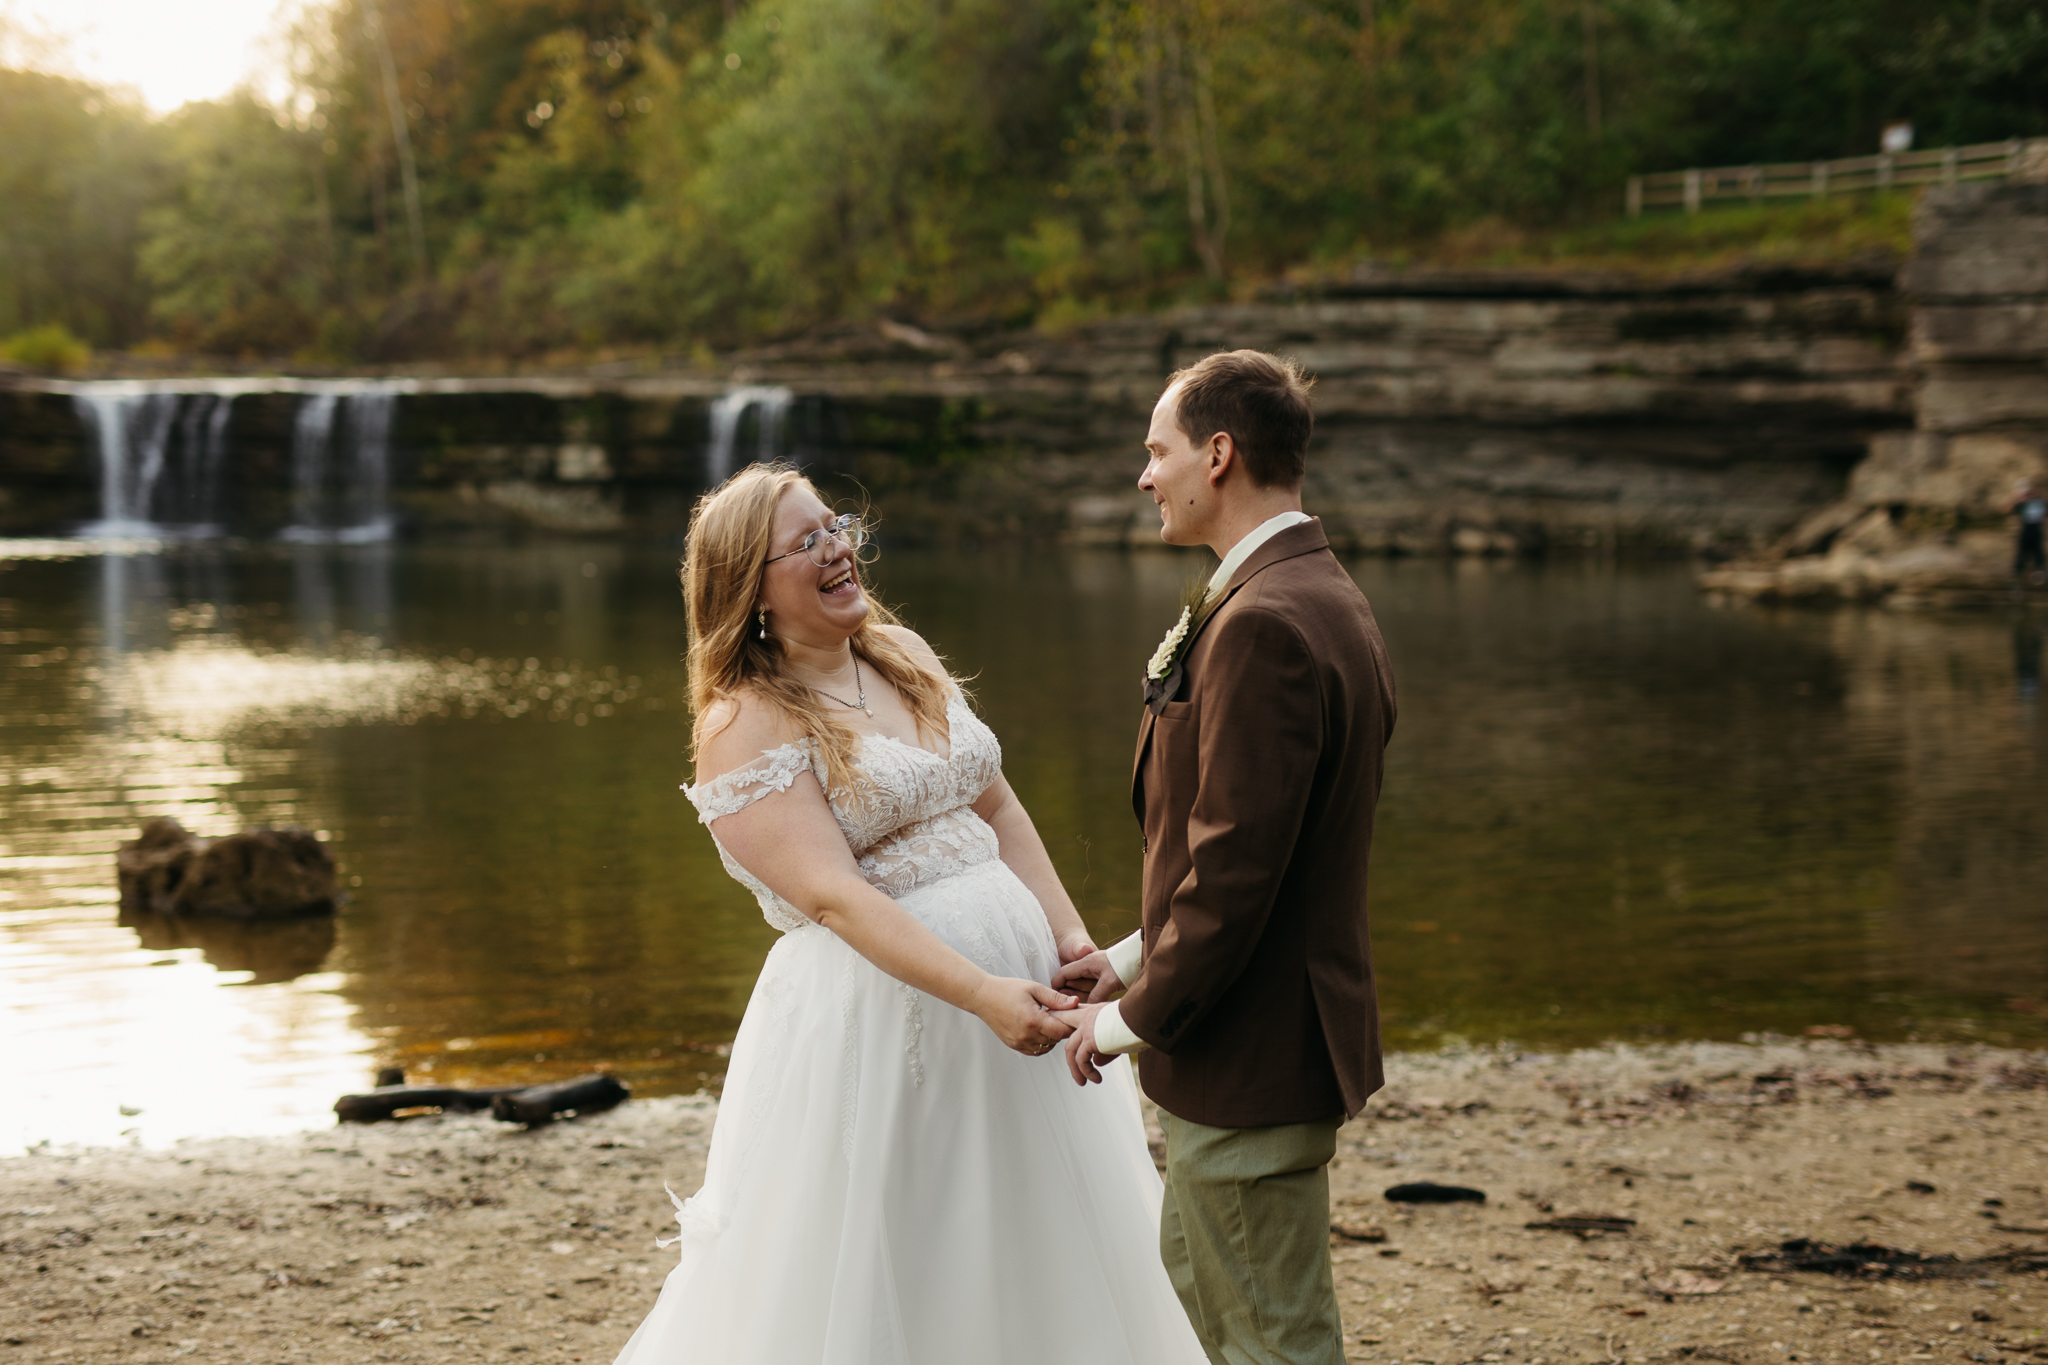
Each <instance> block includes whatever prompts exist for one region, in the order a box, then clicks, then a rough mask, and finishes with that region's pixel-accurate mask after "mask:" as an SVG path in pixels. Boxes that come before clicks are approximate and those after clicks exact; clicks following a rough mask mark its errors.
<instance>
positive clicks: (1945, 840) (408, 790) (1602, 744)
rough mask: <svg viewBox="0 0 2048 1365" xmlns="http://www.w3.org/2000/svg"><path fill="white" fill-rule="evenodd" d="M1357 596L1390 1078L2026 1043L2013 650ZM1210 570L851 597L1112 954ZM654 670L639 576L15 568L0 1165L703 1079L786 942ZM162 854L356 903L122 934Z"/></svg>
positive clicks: (2043, 856) (2005, 619) (0, 944)
mask: <svg viewBox="0 0 2048 1365" xmlns="http://www.w3.org/2000/svg"><path fill="white" fill-rule="evenodd" d="M30 548H33V547H30ZM1350 568H1351V572H1352V573H1353V574H1354V576H1355V577H1356V578H1357V579H1358V581H1359V583H1360V585H1361V587H1363V588H1364V590H1365V592H1366V593H1367V595H1368V596H1369V597H1370V598H1371V600H1372V602H1373V604H1374V606H1375V609H1376V611H1377V613H1378V616H1379V619H1380V622H1381V625H1382V628H1383V630H1384V632H1385V635H1386V638H1387V643H1388V647H1389V650H1390V652H1391V654H1392V656H1393V660H1394V665H1395V670H1396V674H1397V677H1398V680H1399V687H1400V694H1401V717H1400V721H1399V725H1398V727H1397V730H1396V733H1395V737H1394V742H1393V746H1392V748H1391V749H1390V751H1389V757H1388V768H1387V786H1386V790H1385V794H1384V797H1383V801H1382V807H1381V823H1380V828H1379V835H1378V843H1377V845H1376V848H1375V851H1374V866H1373V890H1372V895H1373V902H1372V913H1373V923H1374V941H1375V944H1376V951H1377V954H1378V961H1379V971H1380V977H1381V983H1382V993H1383V998H1384V1001H1385V1003H1386V1008H1387V1028H1388V1035H1389V1042H1390V1043H1391V1044H1392V1045H1394V1046H1396V1047H1400V1048H1430V1047H1442V1046H1457V1045H1462V1044H1487V1043H1507V1044H1512V1045H1517V1046H1523V1047H1542V1048H1551V1047H1561V1046H1573V1045H1582V1044H1592V1043H1599V1042H1606V1041H1619V1042H1628V1041H1632V1040H1641V1039H1652V1038H1654V1039H1666V1040H1668V1039H1679V1038H1691V1037H1714V1038H1727V1037H1737V1036H1740V1035H1742V1034H1745V1033H1755V1032H1778V1033H1784V1034H1792V1035H1800V1034H1803V1033H1804V1032H1805V1031H1807V1030H1809V1029H1812V1028H1816V1027H1817V1028H1820V1029H1824V1030H1830V1031H1835V1032H1841V1031H1844V1030H1853V1031H1854V1032H1855V1034H1856V1035H1857V1036H1860V1037H1864V1038H1869V1039H1873V1040H1876V1039H1900V1038H1909V1037H1920V1038H1935V1039H1953V1040H1958V1041H1964V1040H1981V1041H1987V1042H1993V1041H1995V1042H2005V1043H2041V1042H2048V1005H2044V998H2048V987H2044V986H2043V982H2044V981H2048V895H2044V888H2048V800H2044V793H2048V787H2044V779H2048V736H2044V730H2043V726H2042V723H2041V722H2042V705H2041V700H2040V695H2039V678H2040V672H2041V653H2042V633H2041V628H2040V624H2039V623H2038V622H2037V621H2035V620H2034V619H2032V618H2030V617H2027V616H2024V615H1998V614H1989V615H1980V616H1973V617H1956V618H1942V617H1932V616H1916V615H1909V614H1901V613H1883V612H1876V611H1872V612H1854V611H1843V612H1835V613H1818V612H1815V613H1798V612H1783V613H1770V612H1765V611H1761V610H1757V609H1752V608H1725V609H1724V608H1716V607H1715V606H1713V605H1712V604H1710V603H1708V602H1706V601H1704V600H1702V599H1701V598H1700V597H1699V596H1698V594H1697V593H1696V592H1695V590H1694V588H1693V586H1692V581H1691V574H1690V571H1689V570H1688V569H1687V568H1686V567H1684V566H1681V565H1661V564H1659V565H1627V564H1623V565H1616V564H1612V563H1605V562H1571V563H1550V564H1532V563H1526V562H1506V561H1482V560H1470V559H1467V560H1451V561H1444V560H1431V561H1420V560H1384V559H1372V560H1359V561H1355V562H1353V563H1352V564H1351V565H1350ZM1197 572H1206V569H1205V568H1204V567H1203V565H1202V564H1201V563H1199V562H1198V561H1197V560H1195V559H1193V558H1189V557H1181V556H1174V555H1169V554H1160V553H1139V554H1121V553H1116V552H1110V551H1102V552H1089V551H1067V552H1057V553H1025V552H1010V551H1005V552H987V553H981V554H972V553H964V554H963V553H950V554H940V553H936V552H910V551H897V550H891V551H889V552H887V553H885V555H884V557H883V559H882V561H881V563H880V564H879V565H878V566H877V568H876V570H875V573H874V576H875V579H876V581H877V583H878V584H879V591H880V592H881V594H882V595H883V596H885V597H886V598H887V599H888V600H890V601H892V602H896V603H898V604H900V605H901V606H902V607H903V609H904V611H905V614H906V615H907V617H908V619H909V620H910V621H911V622H912V623H913V624H915V625H916V626H917V627H918V628H919V629H920V630H921V631H923V632H924V633H925V634H926V635H927V636H928V638H930V639H931V640H932V642H933V643H934V644H935V645H936V646H937V647H938V648H939V649H940V650H941V652H942V653H944V654H945V655H946V656H947V657H948V658H949V659H950V660H951V661H952V662H953V664H954V666H955V668H956V670H957V671H958V672H959V673H960V674H961V675H962V676H964V677H966V678H968V679H970V680H971V681H970V686H971V688H972V690H973V693H974V695H975V698H976V701H977V704H978V706H979V707H980V709H981V711H982V713H983V715H984V716H985V717H986V718H987V719H988V720H989V722H990V723H991V724H992V725H993V726H994V728H995V730H996V733H997V734H998V735H999V736H1000V737H1001V739H1002V741H1003V743H1004V746H1005V752H1006V760H1007V773H1008V775H1009V777H1010V780H1011V782H1012V783H1013V785H1014V786H1015V787H1016V789H1017V791H1018V792H1019V794H1020V795H1021V796H1022V798H1023V799H1024V801H1025V802H1026V803H1027V805H1028V806H1029V808H1030V809H1031V811H1032V813H1033V815H1034V817H1035V818H1036V820H1037V822H1038V826H1039V829H1040V831H1041V832H1042V834H1043V835H1044V838H1045V842H1046V844H1047V846H1048V848H1049V849H1050V850H1051V852H1052V856H1053V858H1054V860H1055V862H1056V863H1057V864H1058V866H1059V868H1060V871H1061V873H1062V875H1063V876H1064V877H1065V878H1066V880H1067V883H1068V885H1069V887H1070V888H1071V889H1072V890H1073V892H1074V895H1075V898H1076V900H1077V902H1078V903H1079V904H1080V905H1081V906H1082V908H1083V910H1084V913H1085V914H1086V915H1087V917H1088V920H1089V923H1090V924H1091V926H1092V927H1093V928H1094V929H1095V930H1096V932H1097V935H1098V937H1101V938H1105V939H1106V937H1107V936H1111V935H1117V934H1120V933H1122V932H1125V931H1127V930H1128V929H1130V928H1131V927H1133V925H1134V921H1135V902H1136V890H1137V878H1138V868H1139V863H1138V838H1137V829H1136V826H1135V823H1134V821H1133V819H1132V816H1131V812H1130V806H1129V777H1130V761H1131V739H1132V735H1133V732H1134V725H1135V720H1136V715H1137V709H1138V707H1137V696H1138V685H1137V678H1138V673H1139V669H1140V667H1141V665H1142V663H1143V660H1144V659H1145V657H1146V656H1147V655H1148V654H1149V653H1150V652H1151V650H1152V648H1153V646H1154V644H1155V643H1156V642H1157V640H1158V637H1159V635H1160V633H1161V632H1162V631H1163V629H1164V628H1165V626H1166V624H1167V623H1168V622H1169V621H1170V620H1171V619H1172V617H1173V616H1174V614H1175V612H1176V610H1177V603H1178V600H1179V596H1180V591H1181V588H1182V585H1183V584H1184V582H1185V581H1186V580H1187V579H1188V578H1190V577H1192V576H1194V575H1195V574H1196V573H1197ZM683 644H684V641H683V629H682V612H681V607H680V602H679V599H678V596H677V592H676V588H675V563H674V553H673V551H671V550H663V549H660V548H656V547H648V546H634V545H626V544H619V543H603V542H588V543H579V542H567V541H547V542H535V543H532V544H527V545H502V544H498V545H477V546H451V545H413V544H404V543H400V544H386V545H367V546H334V545H310V544H309V545H295V546H268V547H248V546H245V547H239V548H237V547H232V546H227V545H212V546H206V545H200V546H188V547H184V548H173V549H171V550H168V551H165V552H163V553H156V554H139V555H98V556H92V555H84V556H79V557H71V558H64V557H58V558H27V557H14V558H5V557H0V755H4V770H5V776H4V779H0V1097H4V1099H0V1150H10V1149H11V1150H19V1148H20V1146H21V1145H25V1144H28V1143H33V1142H37V1141H41V1140H46V1139H47V1140H51V1141H55V1142H58V1143H64V1142H75V1141H94V1142H103V1141H116V1140H120V1139H122V1138H124V1137H125V1138H126V1139H128V1140H132V1141H139V1142H145V1143H152V1144H153V1143H158V1142H164V1141H170V1140H173V1139H175V1138H177V1137H180V1136H184V1135H187V1134H196V1133H207V1132H260V1131H274V1130H281V1129H287V1128H296V1127H300V1126H304V1125H305V1124H307V1123H318V1122H321V1121H324V1118H325V1116H326V1114H327V1111H328V1107H329V1105H331V1103H332V1101H333V1099H334V1097H335V1095H336V1094H338V1093H340V1092H342V1091H344V1090H348V1089H357V1088H361V1087H363V1086H365V1085H366V1084H367V1083H368V1082H369V1080H370V1077H371V1075H372V1072H373V1070H374V1069H375V1068H376V1067H378V1066H380V1065H393V1064H395V1065H402V1066H404V1067H405V1068H406V1069H407V1070H408V1072H409V1074H410V1075H411V1076H413V1077H414V1078H416V1079H434V1080H445V1081H450V1082H456V1083H478V1084H483V1083H505V1082H510V1081H525V1080H539V1079H549V1078H555V1077H560V1076H566V1075H571V1074H575V1073H577V1072H580V1071H584V1070H588V1069H592V1068H595V1067H599V1066H603V1067H609V1068H611V1069H613V1070H615V1071H616V1072H617V1073H618V1074H619V1075H621V1076H622V1077H623V1078H625V1079H626V1080H627V1081H629V1082H630V1083H631V1084H632V1085H633V1086H634V1088H635V1090H636V1092H637V1093H641V1094H660V1093H668V1092H674V1091H690V1090H695V1089H697V1088H699V1087H703V1086H710V1087H713V1088H715V1087H716V1085H717V1082H718V1079H719V1077H720V1075H721V1072H722V1070H723V1065H724V1063H723V1057H724V1054H725V1051H726V1047H727V1044H728V1043H729V1041H730V1039H731V1037H732V1034H733V1030H734V1027H735V1025H736V1023H737V1021H738V1018H739V1015H740V1012H741V1010H742V1009H743V1008H744V1005H745V1002H746V999H747V994H748V991H749V989H750V987H751V984H752V981H753V977H754V974H755V972H756V971H757V969H758V967H759V964H760V961H761V958H762V955H763V954H764V953H765V951H766V950H767V948H768V946H769V944H770V942H771V941H772V938H773V931H771V930H770V929H769V928H768V927H767V926H766V925H765V924H764V923H763V922H762V920H761V917H760V914H759V912H758V911H757V910H756V909H755V907H754V906H753V905H752V903H751V902H750V901H749V900H748V898H747V897H746V895H745V894H744V893H743V892H741V891H740V890H739V888H738V887H737V886H736V885H735V884H733V883H732V882H731V881H730V880H729V879H728V878H727V877H726V876H725V874H724V873H723V871H722V870H721V869H720V867H719V864H718V861H717V858H716V856H715V853H714V851H713V849H712V847H711V844H710V840H709V838H708V836H707V835H706V834H705V833H704V831H703V830H702V829H701V827H699V826H698V825H697V823H696V821H695V819H694V816H693V813H692V811H691V809H690V807H689V804H688V802H687V801H686V800H685V798H684V797H683V796H682V795H681V793H680V792H679V791H678V790H677V788H678V785H679V784H680V783H681V782H683V781H685V780H686V779H687V778H688V776H689V768H688V765H687V713H686V708H685V704H684V703H685V696H684V684H683V672H682V666H681V662H680V659H681V654H682V649H683ZM155 815H173V816H175V817H177V818H178V819H179V820H181V821H183V822H184V823H185V824H186V825H187V826H188V827H189V828H191V829H193V830H194V831H196V832H199V833H205V834H215V833H222V832H226V831H228V830H231V829H235V828H240V827H243V826H247V825H250V824H255V823H261V822H285V821H294V822H297V823H300V824H303V825H305V826H307V827H309V828H312V829H316V830H319V831H323V832H324V835H325V837H326V838H327V839H328V840H329V841H330V842H331V847H332V850H333V852H334V854H335V856H336V859H337V861H338V863H339V864H340V867H341V871H342V879H343V882H344V883H345V885H346V887H347V890H348V895H349V900H348V903H347V904H346V905H345V907H344V908H343V910H342V912H341V914H340V915H339V917H338V919H337V920H335V921H333V922H332V923H331V924H330V923H328V922H325V921H316V922H313V923H310V924H303V923H302V924H296V925H288V926H282V927H278V928H274V929H268V930H240V931H235V930H214V931H211V932H208V931H204V930H197V931H195V930H192V929H183V930H181V929H180V928H179V926H176V925H167V924H142V925H132V926H126V927H124V926H122V925H120V924H118V923H117V914H116V909H117V907H116V902H117V894H116V889H115V880H114V867H113V851H114V846H115V845H116V843H117V842H119V841H120V840H122V839H126V838H132V837H133V836H134V832H135V830H136V828H137V826H138V825H139V824H140V823H141V822H142V821H143V820H145V819H147V818H149V817H151V816H155Z"/></svg>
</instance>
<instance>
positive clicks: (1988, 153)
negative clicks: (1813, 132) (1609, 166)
mask: <svg viewBox="0 0 2048 1365" xmlns="http://www.w3.org/2000/svg"><path fill="white" fill-rule="evenodd" d="M2039 145H2041V144H2040V143H2039V142H2038V141H2036V142H2034V143H2029V142H2028V140H2027V139H2025V138H2017V137H2016V138H2011V139H2008V140H2007V141H2004V142H1981V143H1978V144H1977V145H1976V146H1974V147H1938V148H1930V149H1929V150H1927V151H1924V152H1881V153H1879V154H1878V155H1876V156H1848V157H1843V158H1842V159H1840V160H1839V161H1794V162H1790V163H1787V164H1784V165H1776V166H1719V167H1716V168H1714V169H1712V170H1689V171H1659V172H1657V173H1656V174H1654V175H1632V176H1630V177H1629V178H1628V216H1629V217H1631V218H1636V217H1640V216H1641V215H1642V212H1643V210H1644V209H1646V208H1666V207H1674V206H1678V205H1683V206H1684V208H1685V211H1686V212H1687V213H1698V212H1699V211H1700V205H1702V204H1708V203H1713V202H1715V201H1716V200H1726V199H1746V200H1748V201H1749V202H1751V203H1762V202H1763V201H1764V200H1766V199H1783V198H1814V199H1825V198H1827V197H1828V196H1829V195H1831V194H1856V193H1860V192H1862V191H1865V190H1889V189H1898V188H1903V187H1905V186H1908V185H1953V184H1956V183H1957V182H1959V181H1963V180H1993V179H2000V178H2003V177H2006V176H2011V175H2016V174H2018V173H2019V170H2020V167H2021V164H2022V162H2023V161H2024V160H2025V159H2026V158H2027V157H2028V155H2029V152H2030V148H2032V147H2037V146H2039Z"/></svg>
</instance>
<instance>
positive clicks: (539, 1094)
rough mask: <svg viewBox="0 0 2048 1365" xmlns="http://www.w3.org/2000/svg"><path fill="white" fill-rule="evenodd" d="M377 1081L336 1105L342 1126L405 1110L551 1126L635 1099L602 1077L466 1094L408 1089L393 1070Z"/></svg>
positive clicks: (437, 1088)
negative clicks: (484, 1113)
mask: <svg viewBox="0 0 2048 1365" xmlns="http://www.w3.org/2000/svg"><path fill="white" fill-rule="evenodd" d="M377 1082H378V1084H377V1088H376V1089H375V1090H369V1091H364V1092H363V1093H361V1094H358V1095H343V1096H342V1097H341V1098H340V1099H338V1100H336V1101H335V1102H334V1112H335V1115H336V1116H337V1117H338V1118H340V1120H341V1121H342V1122H343V1123H375V1122H377V1121H378V1120H379V1119H388V1118H394V1117H396V1116H397V1115H398V1114H399V1112H400V1111H402V1110H406V1109H439V1110H440V1111H442V1112H443V1113H452V1114H474V1113H476V1112H477V1111H478V1110H480V1109H488V1110H490V1111H491V1117H492V1118H496V1119H502V1120H503V1121H504V1122H506V1123H546V1122H548V1121H549V1120H551V1119H553V1118H556V1117H557V1116H559V1115H562V1114H567V1113H570V1112H574V1113H577V1114H595V1113H597V1112H598V1111H600V1110H603V1109H610V1108H611V1107H612V1106H614V1105H616V1104H619V1103H622V1102H623V1101H624V1100H626V1099H627V1098H628V1097H629V1096H630V1095H631V1094H632V1091H630V1090H628V1089H627V1088H626V1086H625V1083H624V1082H622V1081H620V1080H619V1079H618V1078H617V1077H614V1076H603V1075H596V1076H578V1077H577V1078H576V1079H575V1080H573V1081H556V1082H554V1083H553V1084H550V1085H499V1086H489V1087H485V1088H483V1089H477V1090H465V1089H462V1088H461V1087H459V1086H453V1085H407V1084H406V1083H405V1072H404V1071H403V1070H402V1069H400V1068H398V1067H395V1066H392V1067H386V1068H384V1069H383V1070H382V1071H379V1072H378V1073H377Z"/></svg>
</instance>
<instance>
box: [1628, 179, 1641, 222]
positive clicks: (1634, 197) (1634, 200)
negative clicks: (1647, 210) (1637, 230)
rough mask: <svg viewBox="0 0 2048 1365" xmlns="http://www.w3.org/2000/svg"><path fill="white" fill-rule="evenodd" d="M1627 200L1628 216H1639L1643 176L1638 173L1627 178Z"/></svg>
mask: <svg viewBox="0 0 2048 1365" xmlns="http://www.w3.org/2000/svg"><path fill="white" fill-rule="evenodd" d="M1627 202H1628V216H1629V217H1631V218H1640V217H1642V216H1643V178H1642V177H1641V176H1639V175H1632V176H1630V177H1629V178H1628V200H1627Z"/></svg>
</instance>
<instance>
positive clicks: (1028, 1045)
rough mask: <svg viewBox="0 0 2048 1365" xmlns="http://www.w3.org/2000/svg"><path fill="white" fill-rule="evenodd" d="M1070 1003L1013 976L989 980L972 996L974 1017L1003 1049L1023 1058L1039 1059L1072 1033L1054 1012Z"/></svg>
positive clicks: (1058, 994)
mask: <svg viewBox="0 0 2048 1365" xmlns="http://www.w3.org/2000/svg"><path fill="white" fill-rule="evenodd" d="M1073 1003H1074V1002H1073V1000H1072V999H1071V998H1069V997H1067V996H1065V995H1062V994H1060V993H1059V992H1058V991H1056V990H1054V989H1053V988H1052V987H1050V986H1046V985H1041V984H1040V983H1039V982H1036V981H1025V980H1023V979H1022V978H1019V977H1014V976H991V977H985V978H983V980H982V983H981V987H980V989H979V990H977V991H976V992H975V998H974V1004H973V1010H974V1017H975V1018H977V1019H979V1020H981V1022H982V1023H984V1024H987V1025H988V1027H989V1031H990V1032H991V1033H993V1034H995V1036H996V1037H998V1038H1000V1039H1002V1040H1003V1046H1004V1047H1007V1048H1012V1049H1014V1050H1016V1051H1018V1052H1021V1053H1023V1054H1024V1055H1025V1056H1027V1057H1042V1056H1044V1055H1045V1054H1046V1053H1048V1052H1050V1051H1052V1050H1053V1047H1054V1046H1055V1045H1056V1044H1057V1043H1059V1042H1060V1040H1061V1039H1063V1038H1065V1037H1066V1036H1067V1035H1068V1034H1070V1033H1072V1032H1073V1031H1074V1026H1073V1025H1072V1024H1070V1023H1068V1022H1067V1021H1066V1019H1065V1018H1063V1017H1062V1016H1061V1015H1060V1014H1059V1013H1058V1011H1061V1010H1066V1009H1069V1008H1071V1007H1072V1006H1073Z"/></svg>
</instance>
